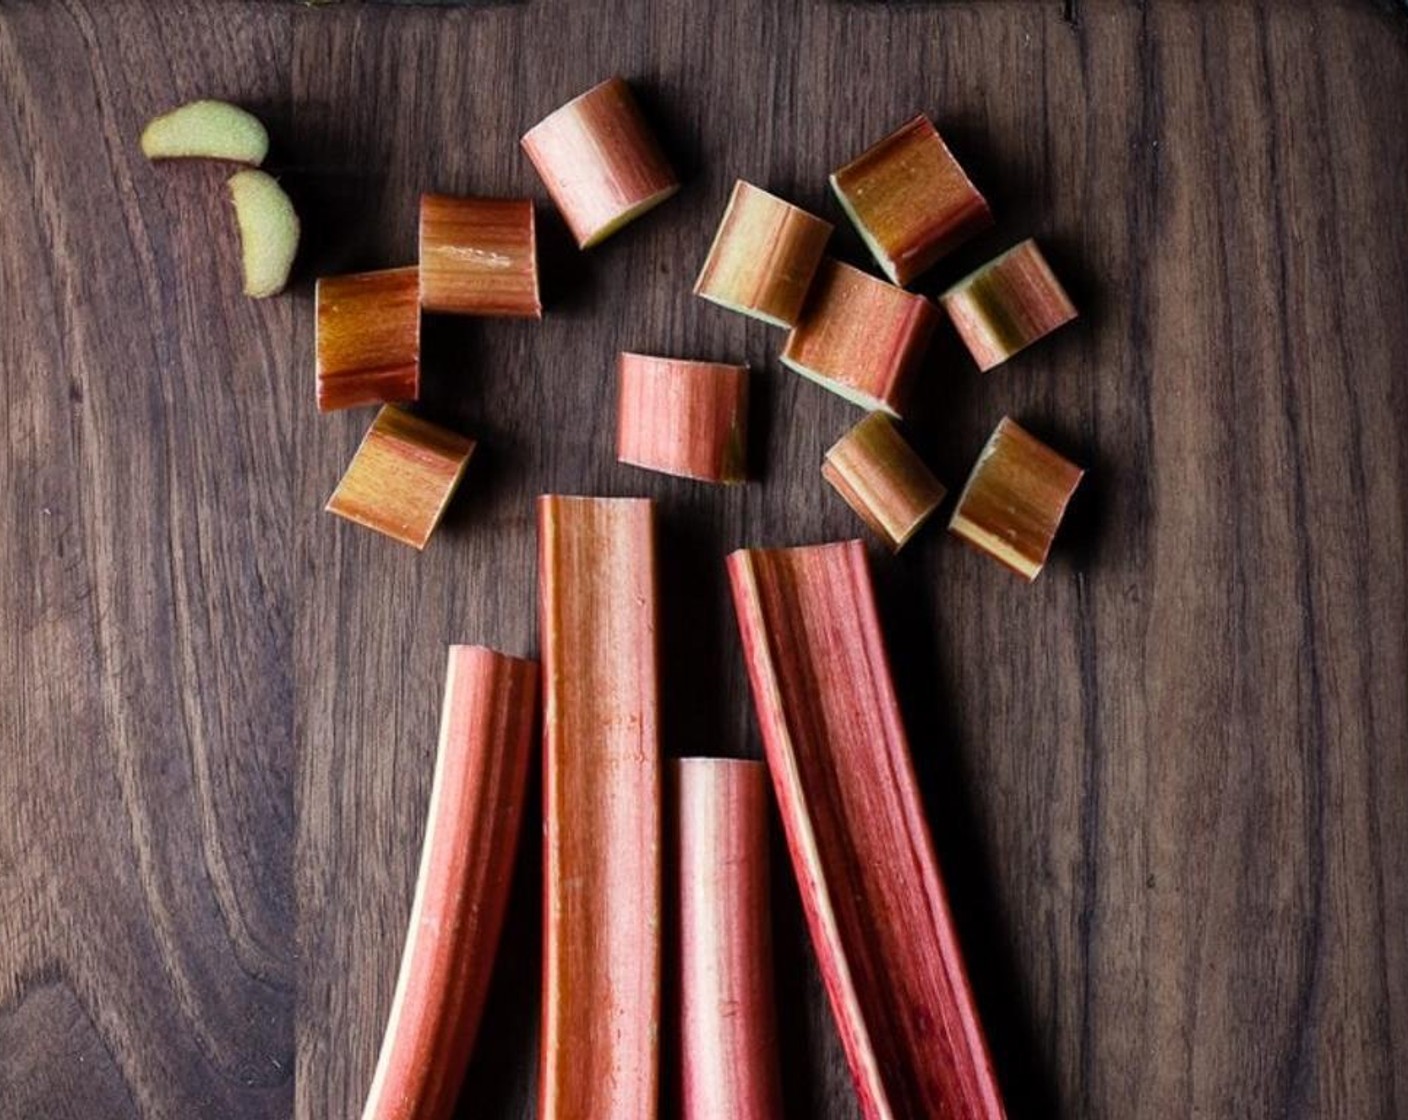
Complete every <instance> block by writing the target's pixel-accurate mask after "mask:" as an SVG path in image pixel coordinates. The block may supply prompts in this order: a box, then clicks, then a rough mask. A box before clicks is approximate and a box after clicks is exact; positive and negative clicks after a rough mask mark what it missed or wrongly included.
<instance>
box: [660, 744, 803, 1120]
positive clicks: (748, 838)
mask: <svg viewBox="0 0 1408 1120" xmlns="http://www.w3.org/2000/svg"><path fill="white" fill-rule="evenodd" d="M673 778H674V793H675V806H676V813H677V822H678V823H677V828H676V833H675V857H676V861H677V867H678V873H679V922H680V1023H681V1027H680V1075H681V1093H680V1111H681V1116H682V1117H683V1120H717V1118H719V1117H729V1118H730V1120H775V1118H776V1117H780V1116H781V1115H782V1092H781V1088H780V1085H779V1082H778V1066H777V1017H776V1013H775V1011H774V1008H773V992H772V933H771V930H770V928H769V908H768V824H767V796H768V792H767V772H766V770H765V769H764V767H763V764H762V763H761V762H748V761H744V760H742V759H722V758H685V759H680V760H679V761H677V762H676V763H675V764H674V766H673Z"/></svg>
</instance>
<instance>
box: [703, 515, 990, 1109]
mask: <svg viewBox="0 0 1408 1120" xmlns="http://www.w3.org/2000/svg"><path fill="white" fill-rule="evenodd" d="M728 566H729V575H730V578H731V580H732V583H733V595H734V604H735V606H736V608H737V611H738V624H739V629H740V630H741V631H742V635H743V652H744V658H745V660H746V661H747V664H748V674H749V679H750V681H751V683H752V687H753V699H754V703H755V706H756V708H757V712H758V722H759V723H760V724H761V725H762V732H763V745H764V748H765V750H766V753H767V760H768V769H769V771H770V772H771V774H772V780H773V787H774V789H775V791H776V794H777V802H778V808H779V810H780V812H781V815H782V823H783V827H784V830H785V832H786V834H787V843H788V847H789V849H790V851H791V855H792V864H793V868H794V870H795V871H796V875H797V882H798V885H799V887H800V889H801V895H802V904H803V907H804V909H805V912H806V917H807V924H808V926H809V928H810V930H811V936H812V943H813V944H814V945H815V947H816V951H817V957H818V960H819V961H820V964H821V971H822V977H823V979H824V981H825V983H826V991H827V995H828V996H829V997H830V1001H831V1008H832V1011H833V1013H834V1014H835V1016H836V1022H837V1026H838V1027H839V1029H840V1034H841V1041H842V1044H843V1045H844V1047H845V1050H846V1056H847V1058H848V1060H849V1062H850V1066H851V1072H852V1075H853V1077H854V1079H855V1083H856V1090H857V1094H858V1096H859V1099H860V1105H861V1110H862V1112H863V1113H864V1115H865V1116H866V1117H868V1118H870V1120H910V1118H913V1120H920V1118H926V1117H936V1116H942V1117H946V1118H950V1120H997V1118H1000V1117H1001V1116H1002V1115H1003V1108H1002V1102H1001V1098H1000V1096H999V1093H998V1088H997V1083H996V1080H995V1079H994V1077H993V1072H992V1063H991V1060H990V1058H989V1056H988V1051H987V1045H986V1043H985V1042H984V1039H983V1033H982V1028H981V1026H980V1024H979V1022H978V1015H977V1009H976V1007H975V1006H974V1002H973V995H972V992H971V990H970V988H969V984H968V978H967V974H966V972H965V970H964V967H963V961H962V957H961V956H960V953H959V947H958V939H957V936H956V934H955V932H954V927H953V919H952V916H951V915H950V913H949V905H948V899H947V897H946V895H945V892H944V887H943V883H942V881H941V879H940V877H939V869H938V864H937V863H936V861H935V858H934V849H933V845H932V843H931V841H930V838H929V829H928V826H927V824H926V823H925V820H924V811H923V807H922V805H921V802H920V799H919V793H918V790H917V786H916V782H915V777H914V769H913V765H912V763H911V761H910V757H909V745H908V743H907V742H906V740H905V733H904V725H903V722H902V721H901V718H900V711H899V703H898V701H897V699H896V697H895V690H894V686H893V684H892V683H891V681H890V670H889V663H888V660H887V658H886V655H885V647H884V642H883V640H882V638H881V634H880V622H879V618H878V616H877V613H876V608H875V598H874V592H873V591H872V589H871V585H870V573H869V570H868V567H867V564H866V558H865V550H864V548H863V547H862V546H861V544H860V542H858V541H848V542H845V543H841V544H830V545H818V546H813V547H809V548H794V549H779V550H770V551H764V550H753V549H745V550H742V551H739V552H735V553H733V554H732V555H731V556H730V557H729V560H728Z"/></svg>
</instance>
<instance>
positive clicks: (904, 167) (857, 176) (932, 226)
mask: <svg viewBox="0 0 1408 1120" xmlns="http://www.w3.org/2000/svg"><path fill="white" fill-rule="evenodd" d="M831 186H832V189H833V190H835V192H836V197H837V198H838V199H840V200H841V208H842V209H843V210H845V212H846V214H847V216H848V217H849V218H850V219H851V221H852V222H854V223H855V227H856V229H857V230H858V231H860V235H861V237H862V238H863V239H864V241H865V243H866V245H867V246H868V247H869V249H870V252H871V253H872V254H873V255H874V257H875V260H876V262H877V263H878V264H879V265H880V267H881V268H883V269H884V270H885V275H886V276H888V277H889V278H890V279H891V280H893V281H894V282H895V283H896V284H900V285H904V284H908V283H909V282H910V281H911V280H913V279H914V278H915V277H916V276H918V275H919V274H920V273H921V272H924V271H926V270H927V269H928V268H929V267H930V266H931V265H933V264H934V262H935V261H937V260H938V259H939V258H940V257H942V256H944V255H945V254H947V253H949V252H951V251H952V250H954V249H956V248H957V247H958V246H959V245H961V244H962V243H963V242H964V241H967V240H968V238H970V237H972V236H973V235H974V234H976V233H981V232H982V231H983V230H985V229H987V228H988V227H989V226H991V225H992V211H991V210H989V209H988V204H987V201H986V200H985V199H984V198H983V196H982V195H981V194H979V193H978V188H977V187H975V186H973V184H972V182H971V181H970V180H969V178H968V176H967V175H966V174H965V173H964V171H963V168H962V167H960V166H959V163H958V161H957V160H956V159H954V158H953V153H951V152H950V151H949V150H948V145H947V144H945V143H944V141H943V137H942V136H940V135H939V132H938V129H936V128H935V127H934V124H933V122H932V121H930V120H929V118H928V117H926V116H925V115H924V114H923V113H920V114H919V115H918V116H917V117H915V118H914V119H913V120H911V121H908V122H907V123H905V124H902V125H900V127H899V128H898V129H896V130H895V131H894V132H892V133H890V135H889V136H887V137H885V139H883V140H881V141H880V142H879V143H878V144H876V145H874V146H873V147H871V148H870V149H868V150H867V151H866V152H865V153H864V154H863V155H861V156H859V157H857V158H856V159H854V160H852V161H851V162H850V163H848V164H846V166H845V167H843V168H841V170H840V171H837V172H836V173H835V174H834V175H832V176H831Z"/></svg>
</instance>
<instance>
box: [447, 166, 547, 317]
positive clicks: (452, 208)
mask: <svg viewBox="0 0 1408 1120" xmlns="http://www.w3.org/2000/svg"><path fill="white" fill-rule="evenodd" d="M420 302H421V306H422V307H424V308H425V309H426V310H427V311H444V312H449V313H450V314H453V315H483V316H501V317H509V318H519V319H541V318H542V316H543V306H542V304H541V303H540V302H539V300H538V251H537V245H536V242H535V240H534V230H533V204H532V203H531V202H529V201H528V200H526V199H498V198H451V197H449V196H447V195H442V194H427V195H423V196H422V197H421V200H420Z"/></svg>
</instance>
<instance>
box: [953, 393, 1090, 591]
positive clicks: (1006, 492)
mask: <svg viewBox="0 0 1408 1120" xmlns="http://www.w3.org/2000/svg"><path fill="white" fill-rule="evenodd" d="M1084 474H1085V472H1084V471H1083V470H1082V469H1081V468H1080V467H1077V466H1076V465H1075V464H1074V463H1072V462H1070V461H1069V460H1067V459H1065V458H1063V457H1062V456H1060V455H1058V454H1057V453H1056V452H1055V451H1052V450H1051V448H1049V447H1047V446H1046V444H1044V443H1042V442H1041V441H1040V440H1038V439H1037V438H1036V437H1034V436H1032V435H1029V434H1028V433H1027V432H1026V431H1024V430H1023V429H1022V428H1020V427H1018V426H1017V424H1016V423H1014V422H1013V421H1012V420H1011V419H1010V418H1008V417H1006V416H1004V417H1003V418H1002V421H1001V422H1000V423H999V424H998V425H997V430H996V431H994V432H993V434H992V437H991V438H990V439H989V440H988V442H987V446H985V447H984V448H983V450H982V453H981V454H980V455H979V456H978V461H977V463H976V464H975V465H974V467H973V473H972V474H971V475H969V477H968V483H967V485H966V486H964V488H963V493H962V494H961V495H960V496H959V499H958V505H957V506H956V507H955V508H954V511H953V517H952V519H951V520H950V521H949V530H950V531H951V532H953V533H954V534H955V535H956V536H958V537H961V538H962V539H963V540H965V541H967V542H968V543H969V544H970V545H972V546H973V547H974V548H976V549H978V550H979V551H981V552H986V553H987V554H988V555H989V556H991V557H992V558H993V559H994V560H997V561H998V562H999V563H1000V564H1002V565H1004V566H1005V567H1007V568H1009V569H1011V570H1012V571H1014V572H1016V573H1017V574H1018V575H1019V576H1021V577H1022V578H1023V579H1025V580H1027V581H1028V582H1030V581H1032V580H1034V579H1036V577H1037V576H1038V575H1040V574H1041V569H1042V567H1043V566H1044V565H1045V564H1046V557H1047V555H1048V554H1049V553H1050V551H1051V544H1052V542H1053V541H1054V540H1055V539H1056V531H1057V529H1059V528H1060V527H1061V519H1062V517H1064V516H1065V512H1066V506H1067V505H1068V504H1069V503H1070V500H1071V496H1072V495H1073V494H1074V493H1075V491H1076V487H1077V486H1078V485H1080V480H1081V478H1082V476H1083V475H1084Z"/></svg>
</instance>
